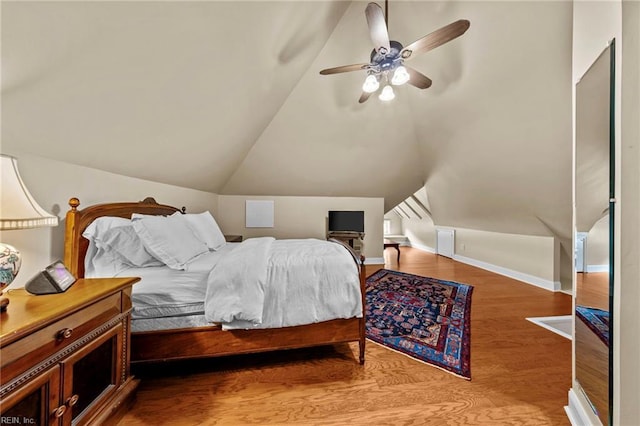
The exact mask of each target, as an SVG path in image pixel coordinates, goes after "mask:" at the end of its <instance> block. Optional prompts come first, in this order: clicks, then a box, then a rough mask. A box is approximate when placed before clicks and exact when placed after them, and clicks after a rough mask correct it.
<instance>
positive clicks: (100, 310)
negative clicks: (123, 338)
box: [0, 292, 122, 382]
mask: <svg viewBox="0 0 640 426" xmlns="http://www.w3.org/2000/svg"><path fill="white" fill-rule="evenodd" d="M42 297H47V296H42ZM121 307H122V298H121V294H120V292H118V293H116V294H112V295H111V296H108V297H106V298H104V299H102V300H99V301H97V302H96V303H94V304H92V305H89V306H87V307H85V308H83V309H81V310H79V311H77V312H75V313H73V314H71V315H69V316H67V317H65V318H62V319H60V320H58V321H56V322H54V323H52V324H50V325H48V326H46V327H45V328H43V329H41V330H38V331H34V332H33V333H31V334H30V335H29V336H27V337H24V338H22V339H20V340H17V341H15V342H13V343H11V344H9V345H7V346H5V347H3V348H2V360H1V361H0V365H1V366H2V368H3V369H4V367H5V366H7V365H9V364H12V363H16V364H15V365H12V368H11V370H10V371H11V372H12V373H14V374H15V375H17V374H19V373H21V372H22V371H23V368H21V364H23V363H24V365H33V363H36V362H39V361H40V360H41V359H44V358H46V357H47V356H49V355H51V353H53V352H55V351H58V350H60V349H62V348H64V347H65V346H67V345H69V344H70V343H72V342H74V341H76V340H77V339H79V338H81V337H82V336H84V335H85V334H87V333H89V332H90V331H92V330H94V329H95V328H97V327H99V326H100V325H102V324H104V323H106V322H108V321H109V319H111V318H114V317H116V316H117V315H118V314H120V312H121V309H122V308H121ZM21 358H22V359H21ZM27 358H28V359H27ZM7 372H8V370H7ZM12 373H10V375H12V376H13V375H14V374H12ZM4 374H6V373H5V371H3V376H4ZM7 379H9V377H3V382H4V381H5V380H7Z"/></svg>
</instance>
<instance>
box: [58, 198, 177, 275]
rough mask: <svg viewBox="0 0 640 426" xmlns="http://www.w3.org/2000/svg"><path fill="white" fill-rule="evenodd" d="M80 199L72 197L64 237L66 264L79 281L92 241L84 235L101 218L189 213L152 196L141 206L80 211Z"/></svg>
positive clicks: (115, 205)
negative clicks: (138, 214) (158, 201)
mask: <svg viewBox="0 0 640 426" xmlns="http://www.w3.org/2000/svg"><path fill="white" fill-rule="evenodd" d="M79 205H80V200H78V199H77V198H71V199H70V200H69V206H70V207H71V210H69V211H68V212H67V216H66V221H65V234H64V264H65V266H66V267H67V269H69V271H70V272H71V273H72V274H73V275H74V276H75V277H77V278H83V277H84V257H85V255H86V254H87V249H88V247H89V240H87V239H86V238H84V237H83V236H82V233H83V232H84V230H85V229H86V228H87V226H89V225H90V224H91V222H93V221H94V220H96V219H97V218H99V217H102V216H116V217H124V218H127V219H129V218H131V215H132V214H133V213H141V214H148V215H171V214H173V213H175V212H181V213H184V212H185V208H184V207H182V208H181V209H179V208H177V207H172V206H167V205H164V204H158V203H156V200H154V199H153V198H151V197H148V198H145V199H144V200H142V201H140V202H137V203H108V204H96V205H93V206H89V207H87V208H84V209H82V210H78V206H79Z"/></svg>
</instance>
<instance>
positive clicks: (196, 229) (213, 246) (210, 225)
mask: <svg viewBox="0 0 640 426" xmlns="http://www.w3.org/2000/svg"><path fill="white" fill-rule="evenodd" d="M176 215H178V216H182V217H183V218H184V219H186V221H187V225H188V226H189V228H190V229H191V230H192V231H193V233H194V234H195V236H196V237H198V239H200V241H202V242H203V243H205V244H206V245H207V247H208V248H209V250H211V251H215V250H218V249H219V248H221V247H222V246H224V245H225V244H226V243H227V242H226V240H225V238H224V235H223V234H222V231H221V230H220V227H219V226H218V224H217V223H216V220H215V219H214V218H213V216H211V213H209V212H203V213H198V214H182V213H179V212H176V213H174V214H173V215H172V216H176Z"/></svg>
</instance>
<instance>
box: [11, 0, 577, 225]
mask: <svg viewBox="0 0 640 426" xmlns="http://www.w3.org/2000/svg"><path fill="white" fill-rule="evenodd" d="M366 4H367V3H366V2H361V1H353V2H336V1H318V2H315V1H297V2H285V1H274V2H265V1H258V2H245V1H236V2H217V1H211V2H206V1H203V2H3V3H2V124H3V126H2V150H3V152H8V153H11V152H12V151H22V152H30V153H34V154H37V155H40V156H44V157H49V158H52V159H57V160H62V161H66V162H69V163H74V164H79V165H84V166H88V167H93V168H96V169H101V170H106V171H110V172H113V173H118V174H122V175H126V176H133V177H138V178H143V179H149V180H153V181H157V182H164V183H169V184H173V185H179V186H184V187H189V188H194V189H200V190H205V191H211V192H215V193H222V194H245V195H334V196H342V195H344V196H375V197H384V198H385V206H386V208H387V209H391V208H392V207H393V206H395V205H396V204H397V203H399V202H401V201H402V200H404V199H405V198H406V197H408V196H409V195H411V194H413V193H414V192H415V191H416V190H417V189H418V188H420V187H422V186H424V187H425V189H426V193H427V194H428V197H429V203H430V209H431V212H432V216H433V219H434V223H436V224H440V225H451V226H461V227H468V228H476V229H486V230H494V231H502V232H514V233H529V234H543V235H550V234H554V233H558V232H560V233H564V234H566V233H567V232H569V229H570V226H571V219H570V218H571V96H572V90H571V22H572V8H571V2H483V1H471V2H456V1H446V2H431V1H408V2H404V1H399V0H398V1H395V0H392V1H391V2H390V3H389V12H390V13H389V15H390V16H389V33H390V35H391V38H392V39H394V40H398V41H400V42H401V43H403V44H408V43H409V42H411V41H413V40H416V39H418V38H420V37H422V36H423V35H425V34H427V33H429V32H431V31H433V30H435V29H437V28H440V27H442V26H444V25H446V24H448V23H450V22H452V21H455V20H457V19H462V18H464V19H469V20H470V21H471V28H470V29H469V31H467V33H466V34H465V35H463V36H462V37H460V38H458V39H456V40H454V41H452V42H450V43H448V44H446V45H444V46H442V47H439V48H438V49H436V50H433V51H431V52H428V53H426V54H424V55H421V56H419V57H417V58H416V59H414V60H412V62H411V65H412V66H413V67H414V68H416V69H418V70H420V71H422V72H424V73H425V74H426V75H428V76H429V77H430V78H431V79H432V80H433V82H434V83H433V86H432V87H431V88H430V89H428V90H424V91H420V90H418V89H416V88H414V87H409V86H403V87H400V88H399V89H398V90H397V91H396V92H397V97H396V99H395V100H394V101H392V102H390V103H382V102H381V101H379V100H378V99H377V98H375V97H372V98H371V99H370V100H369V101H368V102H366V103H365V104H362V105H361V104H358V102H357V99H358V97H359V95H360V93H361V89H360V86H361V84H362V81H363V79H364V73H361V72H353V73H347V74H340V75H332V76H320V75H319V74H318V72H319V71H320V70H321V69H323V68H328V67H333V66H338V65H344V64H351V63H358V62H366V61H367V60H368V56H369V52H370V50H371V47H372V46H371V42H370V40H369V37H368V32H367V27H366V20H365V17H364V9H365V7H366Z"/></svg>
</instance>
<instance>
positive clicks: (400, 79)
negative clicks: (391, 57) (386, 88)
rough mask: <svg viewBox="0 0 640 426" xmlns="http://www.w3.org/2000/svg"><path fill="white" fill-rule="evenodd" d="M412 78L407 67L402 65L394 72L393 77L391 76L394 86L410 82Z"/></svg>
mask: <svg viewBox="0 0 640 426" xmlns="http://www.w3.org/2000/svg"><path fill="white" fill-rule="evenodd" d="M410 78H411V76H410V75H409V72H408V71H407V69H406V68H405V67H404V66H402V65H400V66H399V67H398V68H396V70H395V71H394V72H393V77H392V78H391V84H393V85H394V86H400V85H402V84H405V83H406V82H408V81H409V79H410Z"/></svg>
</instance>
